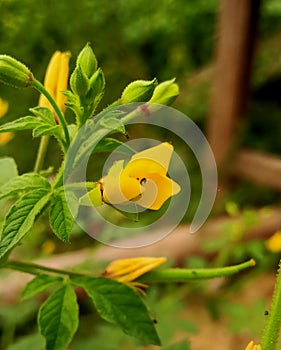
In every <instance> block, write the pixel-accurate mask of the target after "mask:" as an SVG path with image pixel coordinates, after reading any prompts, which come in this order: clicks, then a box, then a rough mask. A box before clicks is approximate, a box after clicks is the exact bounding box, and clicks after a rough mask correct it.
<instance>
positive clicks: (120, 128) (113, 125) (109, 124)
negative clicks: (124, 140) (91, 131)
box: [99, 116, 126, 134]
mask: <svg viewBox="0 0 281 350" xmlns="http://www.w3.org/2000/svg"><path fill="white" fill-rule="evenodd" d="M99 124H100V125H101V126H102V127H105V128H107V129H109V130H112V131H114V132H120V133H121V134H125V133H126V130H125V126H124V124H123V122H122V120H120V119H117V118H116V117H113V116H112V117H110V118H103V119H101V120H100V121H99Z"/></svg>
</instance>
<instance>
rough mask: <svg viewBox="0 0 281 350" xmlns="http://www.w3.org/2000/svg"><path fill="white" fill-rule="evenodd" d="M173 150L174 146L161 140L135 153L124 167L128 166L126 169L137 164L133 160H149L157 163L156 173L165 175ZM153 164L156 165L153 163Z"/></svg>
mask: <svg viewBox="0 0 281 350" xmlns="http://www.w3.org/2000/svg"><path fill="white" fill-rule="evenodd" d="M173 151H174V148H173V146H172V145H171V144H169V143H168V142H163V143H161V144H160V145H157V146H155V147H151V148H148V149H146V150H144V151H141V152H138V153H137V154H135V155H134V156H133V157H132V158H131V160H130V162H129V163H128V164H127V165H126V169H127V168H128V171H131V170H132V169H134V168H135V166H136V164H138V163H135V162H134V161H136V160H142V161H144V160H147V161H149V160H150V161H154V162H155V163H157V164H158V168H157V171H156V173H159V174H162V175H166V173H167V171H168V168H169V164H170V160H171V156H172V154H173ZM154 166H156V165H155V164H154Z"/></svg>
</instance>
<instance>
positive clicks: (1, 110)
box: [0, 98, 14, 146]
mask: <svg viewBox="0 0 281 350" xmlns="http://www.w3.org/2000/svg"><path fill="white" fill-rule="evenodd" d="M8 108H9V104H8V102H6V101H4V100H2V98H0V118H2V117H3V116H4V115H5V114H6V113H7V111H8ZM13 137H14V133H13V132H5V133H3V134H2V133H1V134H0V146H4V145H6V144H7V143H8V142H9V141H10V140H12V138H13Z"/></svg>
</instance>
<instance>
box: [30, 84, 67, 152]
mask: <svg viewBox="0 0 281 350" xmlns="http://www.w3.org/2000/svg"><path fill="white" fill-rule="evenodd" d="M31 86H33V87H34V88H35V89H37V90H38V91H39V92H41V93H42V94H43V95H44V96H46V98H47V99H48V101H49V102H50V104H51V105H52V107H53V108H54V111H55V112H56V114H57V116H58V119H59V122H60V124H61V125H62V128H63V131H64V136H65V142H64V144H63V146H64V148H65V151H66V150H67V148H68V147H69V144H70V138H69V133H68V128H67V123H66V121H65V118H64V115H63V113H62V112H61V110H60V109H59V107H58V105H57V104H56V101H55V100H54V99H53V97H52V96H51V94H50V93H49V92H48V91H47V90H46V89H45V87H44V86H43V84H41V83H40V81H38V80H37V79H33V80H32V82H31Z"/></svg>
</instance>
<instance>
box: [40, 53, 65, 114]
mask: <svg viewBox="0 0 281 350" xmlns="http://www.w3.org/2000/svg"><path fill="white" fill-rule="evenodd" d="M69 58H70V53H69V52H61V51H56V52H55V53H54V54H53V56H52V57H51V59H50V62H49V65H48V67H47V70H46V74H45V79H44V86H45V88H46V90H47V91H48V92H49V93H50V94H51V95H52V97H53V98H54V100H55V101H56V103H57V105H58V107H59V109H60V110H61V111H62V112H64V111H65V109H66V107H65V102H66V97H65V96H64V95H63V94H62V91H63V90H66V89H67V82H68V75H69V67H68V63H69ZM39 106H40V107H48V108H50V109H51V110H53V108H52V106H51V104H50V102H49V101H48V100H47V98H46V97H45V96H44V95H42V94H41V95H40V98H39Z"/></svg>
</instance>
